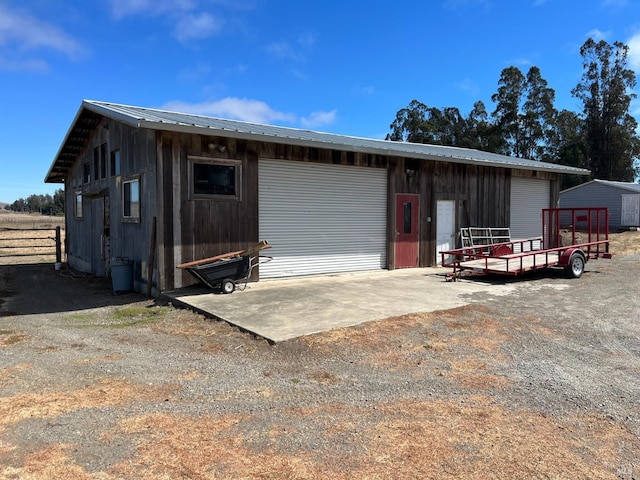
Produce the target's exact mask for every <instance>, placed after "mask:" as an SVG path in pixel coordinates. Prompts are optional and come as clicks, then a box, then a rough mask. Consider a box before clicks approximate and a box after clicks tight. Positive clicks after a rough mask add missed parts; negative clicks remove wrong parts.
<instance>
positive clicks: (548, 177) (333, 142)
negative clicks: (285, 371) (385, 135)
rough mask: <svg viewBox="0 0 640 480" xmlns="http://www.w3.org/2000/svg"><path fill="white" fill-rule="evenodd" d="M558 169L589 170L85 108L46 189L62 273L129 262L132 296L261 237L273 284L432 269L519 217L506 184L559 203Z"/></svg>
mask: <svg viewBox="0 0 640 480" xmlns="http://www.w3.org/2000/svg"><path fill="white" fill-rule="evenodd" d="M304 165H307V167H308V168H298V166H299V167H303V166H304ZM562 173H570V174H587V173H588V172H587V171H585V170H581V169H575V168H572V167H563V166H560V165H551V164H545V163H540V162H534V161H530V160H524V159H514V158H510V157H505V156H501V155H495V154H489V153H486V152H479V151H474V150H468V149H460V148H452V147H439V146H432V145H420V144H407V143H401V142H388V141H382V140H373V139H359V138H354V137H344V136H340V135H334V134H323V133H319V132H310V131H304V130H295V129H289V128H284V127H273V126H268V125H256V124H248V123H244V122H237V121H231V120H221V119H213V118H210V117H199V116H193V115H188V114H181V113H176V112H164V111H160V110H152V109H144V108H140V107H130V106H125V105H117V104H108V103H102V102H93V101H84V102H83V104H82V106H81V108H80V110H79V112H78V114H77V115H76V118H75V119H74V121H73V123H72V125H71V128H70V129H69V132H68V133H67V136H66V138H65V139H64V141H63V144H62V147H61V149H60V151H59V152H58V154H57V156H56V158H55V159H54V161H53V163H52V166H51V169H50V170H49V173H48V174H47V177H46V181H47V182H64V184H65V194H66V201H67V212H68V213H67V220H66V222H67V249H66V251H67V261H68V263H69V264H70V266H72V267H73V268H76V269H79V270H82V271H87V272H92V273H94V274H97V275H109V269H110V265H111V263H112V261H113V259H118V258H126V259H128V260H130V261H132V262H133V277H134V278H133V283H134V288H135V289H136V290H139V291H141V292H144V291H146V290H147V288H148V287H152V288H151V290H152V292H153V293H154V294H159V293H160V292H162V291H166V290H171V289H174V288H178V287H182V286H186V285H189V284H192V283H194V281H195V280H194V279H193V278H192V277H191V276H190V275H189V274H187V273H186V272H184V271H183V270H180V269H177V268H176V266H177V265H179V264H181V263H184V262H188V261H192V260H198V259H201V258H207V257H211V256H214V255H218V254H221V253H225V252H229V251H236V250H241V249H243V248H246V247H248V246H250V245H251V244H254V243H257V242H258V241H260V240H268V241H269V240H270V239H269V238H260V236H261V229H262V230H263V231H269V232H272V233H273V235H274V238H277V239H279V241H276V242H275V243H272V242H270V243H272V246H273V248H272V251H271V252H273V255H274V258H275V260H274V262H273V264H274V265H275V267H273V268H274V269H273V270H269V271H267V270H266V269H265V276H269V277H277V276H286V275H288V274H289V272H293V273H292V274H294V275H298V274H306V273H331V272H339V271H352V270H354V269H355V270H357V269H371V268H389V269H395V268H406V267H425V266H434V265H437V264H438V262H439V255H438V250H439V249H442V248H443V245H450V246H451V247H454V246H456V243H455V242H456V238H455V232H458V231H459V229H460V228H461V227H465V226H485V227H486V226H491V227H509V226H510V225H512V220H513V217H514V216H518V217H521V216H522V212H515V213H516V215H514V212H513V211H512V201H513V193H514V192H513V191H512V190H513V185H515V184H517V185H518V189H519V192H520V193H519V194H520V195H524V196H525V197H526V195H527V188H528V187H527V186H528V185H539V184H544V185H545V186H546V187H545V188H546V189H545V190H543V192H545V193H544V195H545V196H548V198H547V199H546V200H545V199H543V200H542V201H543V203H546V205H545V206H547V207H548V206H555V205H556V204H557V202H558V197H559V190H558V185H559V181H558V180H559V176H560V175H561V174H562ZM343 176H344V178H342V177H343ZM514 179H516V180H517V182H516V180H514ZM339 180H343V181H342V183H341V182H340V181H339ZM536 182H537V183H536ZM270 186H271V187H273V188H272V189H271V191H269V187H270ZM532 191H533V190H532ZM270 192H271V193H270ZM307 197H308V198H307ZM303 200H305V201H306V202H307V203H306V205H307V206H306V207H305V206H304V205H305V201H303ZM269 202H271V203H269ZM274 202H275V203H274ZM298 204H299V205H298ZM294 207H297V210H296V209H295V208H294ZM316 207H317V208H316ZM296 215H298V217H296ZM534 216H535V215H534ZM296 218H298V219H299V220H296ZM296 222H298V223H296ZM530 222H531V223H536V224H539V223H538V221H537V219H535V218H533V216H532V218H530ZM289 237H291V241H290V242H287V240H288V239H289ZM287 262H288V263H287ZM150 264H153V265H152V266H153V268H152V271H150ZM307 266H308V267H307ZM313 269H316V270H313ZM259 276H260V274H259V272H257V271H256V272H255V275H254V278H253V279H254V280H258V279H259ZM149 279H151V282H152V283H151V284H148V282H149Z"/></svg>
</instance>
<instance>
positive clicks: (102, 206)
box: [65, 119, 157, 291]
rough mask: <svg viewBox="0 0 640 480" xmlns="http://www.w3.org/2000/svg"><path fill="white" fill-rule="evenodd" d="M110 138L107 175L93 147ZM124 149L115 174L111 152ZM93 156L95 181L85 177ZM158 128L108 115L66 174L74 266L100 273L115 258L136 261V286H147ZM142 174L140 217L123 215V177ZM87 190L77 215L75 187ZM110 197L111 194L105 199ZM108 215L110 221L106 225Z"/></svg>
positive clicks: (69, 254) (70, 259)
mask: <svg viewBox="0 0 640 480" xmlns="http://www.w3.org/2000/svg"><path fill="white" fill-rule="evenodd" d="M103 144H106V157H105V158H104V159H103V161H104V162H106V165H105V167H104V173H105V175H104V178H97V177H99V176H101V175H96V172H95V165H94V148H96V147H97V148H100V147H101V145H103ZM116 150H120V156H121V170H120V174H119V175H111V169H110V163H111V153H112V152H114V151H116ZM86 162H89V164H90V168H91V181H90V182H84V168H85V167H84V164H85V163H86ZM155 169H156V133H155V131H153V130H146V129H137V128H132V127H129V126H127V125H124V124H122V123H119V122H116V121H112V120H106V119H105V120H103V122H102V123H101V124H100V125H99V126H98V127H97V128H96V129H95V131H94V132H93V133H92V135H91V136H90V138H89V142H88V143H87V145H86V147H85V149H84V151H83V152H82V153H81V154H80V155H79V157H78V159H77V160H76V162H75V163H74V165H73V167H72V169H71V172H70V175H69V176H68V177H67V178H66V179H65V197H66V198H65V200H66V205H67V209H68V214H67V216H66V224H67V225H66V228H67V247H68V250H67V257H68V262H69V263H70V265H71V266H72V267H74V268H78V269H80V270H82V271H89V272H92V273H94V274H97V275H105V274H108V273H109V262H108V260H109V259H110V258H115V257H126V258H128V259H130V260H131V261H132V262H133V281H134V288H135V289H137V290H139V291H144V290H145V288H143V287H144V285H146V282H147V262H148V252H149V248H150V240H151V239H150V237H151V233H150V232H151V224H152V219H153V217H154V215H155V207H156V192H157V190H156V174H155ZM133 178H139V179H140V221H138V222H131V221H123V217H122V190H121V189H122V182H123V181H127V180H130V179H133ZM78 191H82V194H83V216H82V218H75V216H74V214H73V213H74V205H75V193H76V192H78ZM105 197H107V198H108V200H106V202H107V203H105ZM105 215H108V219H107V220H108V222H107V225H105Z"/></svg>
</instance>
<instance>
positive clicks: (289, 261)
mask: <svg viewBox="0 0 640 480" xmlns="http://www.w3.org/2000/svg"><path fill="white" fill-rule="evenodd" d="M258 182H259V187H258V203H259V207H258V212H259V213H258V214H259V220H258V224H259V236H260V239H261V240H267V241H268V242H269V244H271V247H272V248H271V249H270V250H268V251H266V252H265V254H266V255H269V256H272V257H273V261H271V262H268V263H265V264H263V265H261V266H260V278H277V277H290V276H299V275H311V274H326V273H337V272H350V271H359V270H376V269H383V268H386V267H387V256H386V251H387V171H386V169H381V168H366V167H353V166H345V165H331V164H320V163H311V162H292V161H284V160H269V159H260V160H259V161H258Z"/></svg>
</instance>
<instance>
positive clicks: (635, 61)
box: [627, 32, 640, 74]
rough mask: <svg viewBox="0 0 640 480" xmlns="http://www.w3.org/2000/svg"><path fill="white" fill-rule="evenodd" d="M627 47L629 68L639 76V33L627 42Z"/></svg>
mask: <svg viewBox="0 0 640 480" xmlns="http://www.w3.org/2000/svg"><path fill="white" fill-rule="evenodd" d="M627 46H628V47H629V57H628V58H629V66H630V67H631V69H632V70H633V71H635V72H636V73H639V74H640V32H638V33H636V34H635V35H634V36H633V37H631V38H630V39H629V40H627Z"/></svg>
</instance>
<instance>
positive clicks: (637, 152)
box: [387, 39, 640, 187]
mask: <svg viewBox="0 0 640 480" xmlns="http://www.w3.org/2000/svg"><path fill="white" fill-rule="evenodd" d="M628 50H629V49H628V47H627V46H626V45H624V44H622V43H620V42H615V43H614V44H613V45H610V44H608V43H607V42H605V41H604V40H603V41H600V42H596V41H594V40H593V39H589V40H587V41H586V42H585V43H584V45H583V46H582V48H581V49H580V54H581V56H582V59H583V62H582V65H583V68H584V73H583V75H582V78H581V81H580V82H579V83H578V85H576V87H575V88H574V89H573V90H572V91H571V94H572V95H573V96H574V97H576V98H578V99H579V100H580V101H581V102H582V105H583V110H582V111H581V112H578V113H576V112H572V111H569V110H561V111H558V110H557V109H556V108H555V107H554V101H555V91H554V90H553V89H552V88H550V87H549V86H548V84H547V81H546V80H545V79H544V78H543V77H542V75H541V73H540V69H539V68H538V67H536V66H532V67H531V68H530V69H529V71H528V72H527V74H526V75H525V74H523V73H522V72H521V71H520V70H519V69H518V68H517V67H513V66H512V67H508V68H505V69H504V70H503V71H502V73H501V75H500V80H499V81H498V90H497V92H496V93H495V94H494V95H492V97H491V100H492V101H493V102H494V103H495V109H494V110H493V112H491V114H489V113H488V112H487V110H486V107H485V105H484V103H483V102H482V101H478V102H476V103H475V104H474V106H473V109H472V110H471V112H470V113H469V116H468V117H466V118H465V117H464V116H463V115H462V114H461V113H460V111H459V110H458V109H457V108H455V107H445V108H443V109H438V108H435V107H428V106H427V105H425V104H423V103H421V102H419V101H417V100H413V101H412V102H411V103H410V104H409V105H408V106H407V107H406V108H403V109H401V110H399V111H398V113H397V115H396V118H395V120H394V121H393V123H392V124H391V126H390V127H391V133H390V134H389V135H388V136H387V139H389V140H395V141H407V142H416V143H431V144H439V145H450V146H456V147H466V148H475V149H478V150H484V151H489V152H494V153H500V154H504V155H511V156H515V157H521V158H529V159H533V160H539V161H545V162H551V163H559V164H563V165H570V166H574V167H580V168H587V169H589V170H591V172H592V175H593V177H594V178H599V179H605V180H618V181H625V182H629V181H633V180H634V178H635V177H636V176H638V175H640V164H639V163H638V159H639V157H640V138H639V137H638V134H637V131H636V129H637V127H638V124H637V122H636V120H635V118H634V117H633V116H632V115H631V114H630V113H629V109H630V106H631V100H632V99H633V98H635V97H636V95H635V94H634V93H633V88H634V87H635V86H636V78H635V73H634V72H633V70H631V69H629V68H628V67H627V55H628ZM578 181H580V180H579V179H577V178H576V179H568V182H567V183H566V184H565V185H563V187H568V186H571V185H572V184H575V183H577V182H578Z"/></svg>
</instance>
